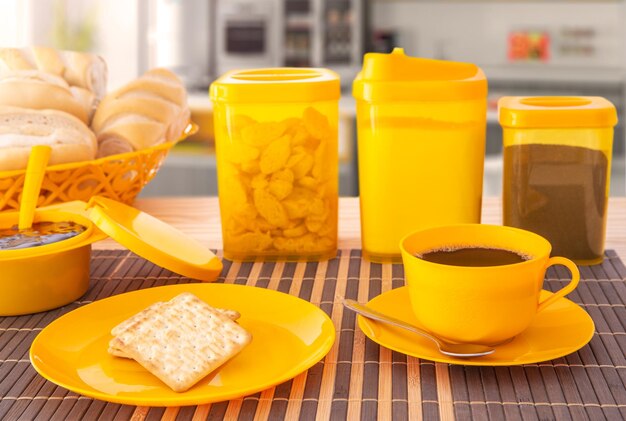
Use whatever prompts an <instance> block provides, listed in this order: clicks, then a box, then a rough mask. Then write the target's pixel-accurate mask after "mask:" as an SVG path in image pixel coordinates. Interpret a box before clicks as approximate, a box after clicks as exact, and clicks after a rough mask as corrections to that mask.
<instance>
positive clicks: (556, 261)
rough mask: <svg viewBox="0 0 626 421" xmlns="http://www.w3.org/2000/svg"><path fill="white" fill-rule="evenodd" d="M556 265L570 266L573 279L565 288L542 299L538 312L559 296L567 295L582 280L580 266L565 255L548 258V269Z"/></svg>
mask: <svg viewBox="0 0 626 421" xmlns="http://www.w3.org/2000/svg"><path fill="white" fill-rule="evenodd" d="M554 265H563V266H565V267H566V268H568V269H569V271H570V273H571V274H572V280H571V281H570V282H569V284H567V285H565V286H564V287H563V288H561V289H560V290H558V291H557V292H555V293H554V294H552V295H551V296H550V297H548V298H546V299H545V300H543V301H541V302H540V303H539V307H538V308H537V312H539V311H541V310H543V309H545V308H546V307H548V306H549V305H550V304H552V303H554V302H555V301H556V300H558V299H559V298H562V297H565V296H566V295H567V294H569V293H570V292H572V291H574V289H576V287H577V286H578V281H579V280H580V272H579V271H578V266H576V264H575V263H574V262H572V261H571V260H569V259H566V258H565V257H551V258H550V259H548V265H547V266H546V269H547V268H549V267H550V266H554Z"/></svg>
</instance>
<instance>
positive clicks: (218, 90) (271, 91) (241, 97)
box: [209, 67, 341, 103]
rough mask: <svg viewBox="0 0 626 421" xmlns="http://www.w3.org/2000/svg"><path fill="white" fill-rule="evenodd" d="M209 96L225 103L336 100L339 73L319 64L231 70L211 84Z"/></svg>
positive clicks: (338, 90) (338, 91) (338, 89)
mask: <svg viewBox="0 0 626 421" xmlns="http://www.w3.org/2000/svg"><path fill="white" fill-rule="evenodd" d="M209 93H210V96H211V100H213V101H214V102H228V103H275V102H279V103H280V102H317V101H330V100H338V99H339V96H340V95H341V87H340V85H339V75H337V73H335V72H333V71H331V70H328V69H319V68H293V67H281V68H268V69H252V70H233V71H230V72H227V73H225V74H224V75H222V76H221V77H220V78H219V79H217V80H216V81H215V82H213V83H212V84H211V87H210V88H209Z"/></svg>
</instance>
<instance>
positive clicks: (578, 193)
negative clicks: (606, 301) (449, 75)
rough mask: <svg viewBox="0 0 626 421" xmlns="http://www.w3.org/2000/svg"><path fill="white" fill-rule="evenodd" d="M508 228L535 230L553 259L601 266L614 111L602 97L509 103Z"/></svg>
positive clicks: (503, 114) (503, 113) (502, 113)
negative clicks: (560, 258) (562, 258)
mask: <svg viewBox="0 0 626 421" xmlns="http://www.w3.org/2000/svg"><path fill="white" fill-rule="evenodd" d="M498 108H499V120H500V125H501V126H502V128H503V147H504V150H503V156H504V169H503V196H502V207H503V213H502V216H503V223H504V225H509V226H513V227H518V228H523V229H526V230H529V231H533V232H535V233H537V234H539V235H542V236H543V237H545V238H546V239H547V240H548V241H550V243H551V244H552V253H553V254H554V255H559V256H565V257H567V258H569V259H571V260H573V261H574V262H576V263H577V264H581V265H592V264H597V263H601V262H602V260H603V255H604V238H605V232H606V215H607V205H608V196H609V183H610V174H611V172H610V171H611V156H612V153H611V152H612V148H613V131H614V129H613V128H614V126H615V125H616V124H617V113H616V111H615V107H614V106H613V104H611V103H610V102H609V101H607V100H606V99H604V98H600V97H504V98H501V99H500V100H499V102H498Z"/></svg>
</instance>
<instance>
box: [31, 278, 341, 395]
mask: <svg viewBox="0 0 626 421" xmlns="http://www.w3.org/2000/svg"><path fill="white" fill-rule="evenodd" d="M184 291H188V292H191V293H193V294H195V295H197V296H198V297H199V298H201V299H202V300H204V301H206V302H207V303H209V304H210V305H212V306H215V307H222V308H229V309H234V310H237V311H239V312H240V313H241V318H240V319H239V321H238V322H239V323H240V324H241V326H243V327H244V328H245V329H247V330H248V331H249V332H250V333H251V334H252V337H253V339H252V342H251V343H250V344H249V345H248V346H247V347H246V348H244V349H243V351H241V353H240V354H238V355H237V356H235V357H234V358H233V359H231V360H230V361H228V362H227V363H226V364H224V365H223V366H222V367H221V368H219V369H218V370H217V371H216V372H214V373H212V374H210V375H209V376H207V377H206V378H205V379H203V380H201V381H200V382H199V383H198V384H196V385H195V386H194V387H192V388H191V389H189V390H188V391H187V392H184V393H176V392H174V391H172V390H171V389H170V388H169V387H167V386H166V385H165V384H164V383H161V381H160V380H159V379H157V378H156V377H154V376H153V375H152V374H150V373H149V372H148V371H147V370H146V369H144V368H143V367H141V366H140V365H139V364H138V363H136V362H135V361H133V360H129V359H125V358H117V357H113V356H111V355H109V354H108V352H107V347H108V343H109V340H110V339H111V337H112V336H111V334H110V330H111V328H112V327H113V326H115V325H117V324H118V323H120V322H121V321H122V320H124V319H126V318H128V317H130V316H131V315H133V314H135V313H137V312H138V311H140V310H142V309H144V308H145V307H147V306H149V305H150V304H152V303H154V302H156V301H166V300H169V299H170V298H172V297H174V296H176V295H178V294H180V293H181V292H184ZM334 341H335V329H334V326H333V323H332V321H331V320H330V318H329V317H328V316H327V315H326V313H324V312H323V311H322V310H321V309H319V308H318V307H316V306H314V305H313V304H311V303H309V302H307V301H304V300H302V299H300V298H297V297H294V296H291V295H288V294H284V293H281V292H277V291H272V290H268V289H264V288H255V287H250V286H242V285H232V284H179V285H170V286H164V287H157V288H148V289H143V290H139V291H134V292H129V293H125V294H120V295H116V296H113V297H109V298H106V299H103V300H99V301H96V302H94V303H91V304H88V305H86V306H84V307H80V308H78V309H76V310H74V311H72V312H70V313H68V314H66V315H64V316H62V317H60V318H59V319H57V320H55V321H54V322H52V323H50V324H49V325H48V326H47V327H46V328H44V329H43V330H42V331H41V332H40V333H39V335H37V337H36V338H35V340H34V341H33V344H32V345H31V348H30V361H31V363H32V365H33V367H34V368H35V370H37V372H38V373H39V374H41V375H42V376H43V377H45V378H46V379H48V380H50V381H51V382H53V383H56V384H57V385H59V386H62V387H64V388H66V389H69V390H71V391H74V392H76V393H80V394H82V395H85V396H90V397H92V398H96V399H101V400H104V401H109V402H116V403H122V404H129V405H149V406H182V405H199V404H204V403H209V402H216V401H223V400H228V399H233V398H237V397H241V396H245V395H249V394H252V393H256V392H258V391H261V390H264V389H267V388H269V387H271V386H274V385H277V384H279V383H282V382H284V381H287V380H289V379H291V378H293V377H295V376H296V375H298V374H299V373H301V372H303V371H305V370H306V369H308V368H309V367H311V366H313V365H314V364H315V363H316V362H318V361H319V360H321V359H322V358H323V357H324V356H325V355H326V353H328V351H329V350H330V348H331V346H332V345H333V342H334Z"/></svg>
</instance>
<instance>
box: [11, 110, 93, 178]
mask: <svg viewBox="0 0 626 421" xmlns="http://www.w3.org/2000/svg"><path fill="white" fill-rule="evenodd" d="M35 145H49V146H51V148H52V151H51V154H50V160H49V161H48V163H49V165H55V164H62V163H67V162H75V161H85V160H91V159H94V158H95V155H96V148H97V144H96V139H95V136H94V134H93V132H92V131H91V130H89V128H88V127H87V126H86V125H85V124H84V123H83V122H82V121H80V120H78V119H77V118H76V117H74V116H72V115H70V114H68V113H65V112H62V111H57V110H32V109H24V108H18V107H9V106H0V171H10V170H19V169H24V168H26V164H27V162H28V157H29V156H30V151H31V148H32V147H33V146H35Z"/></svg>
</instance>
